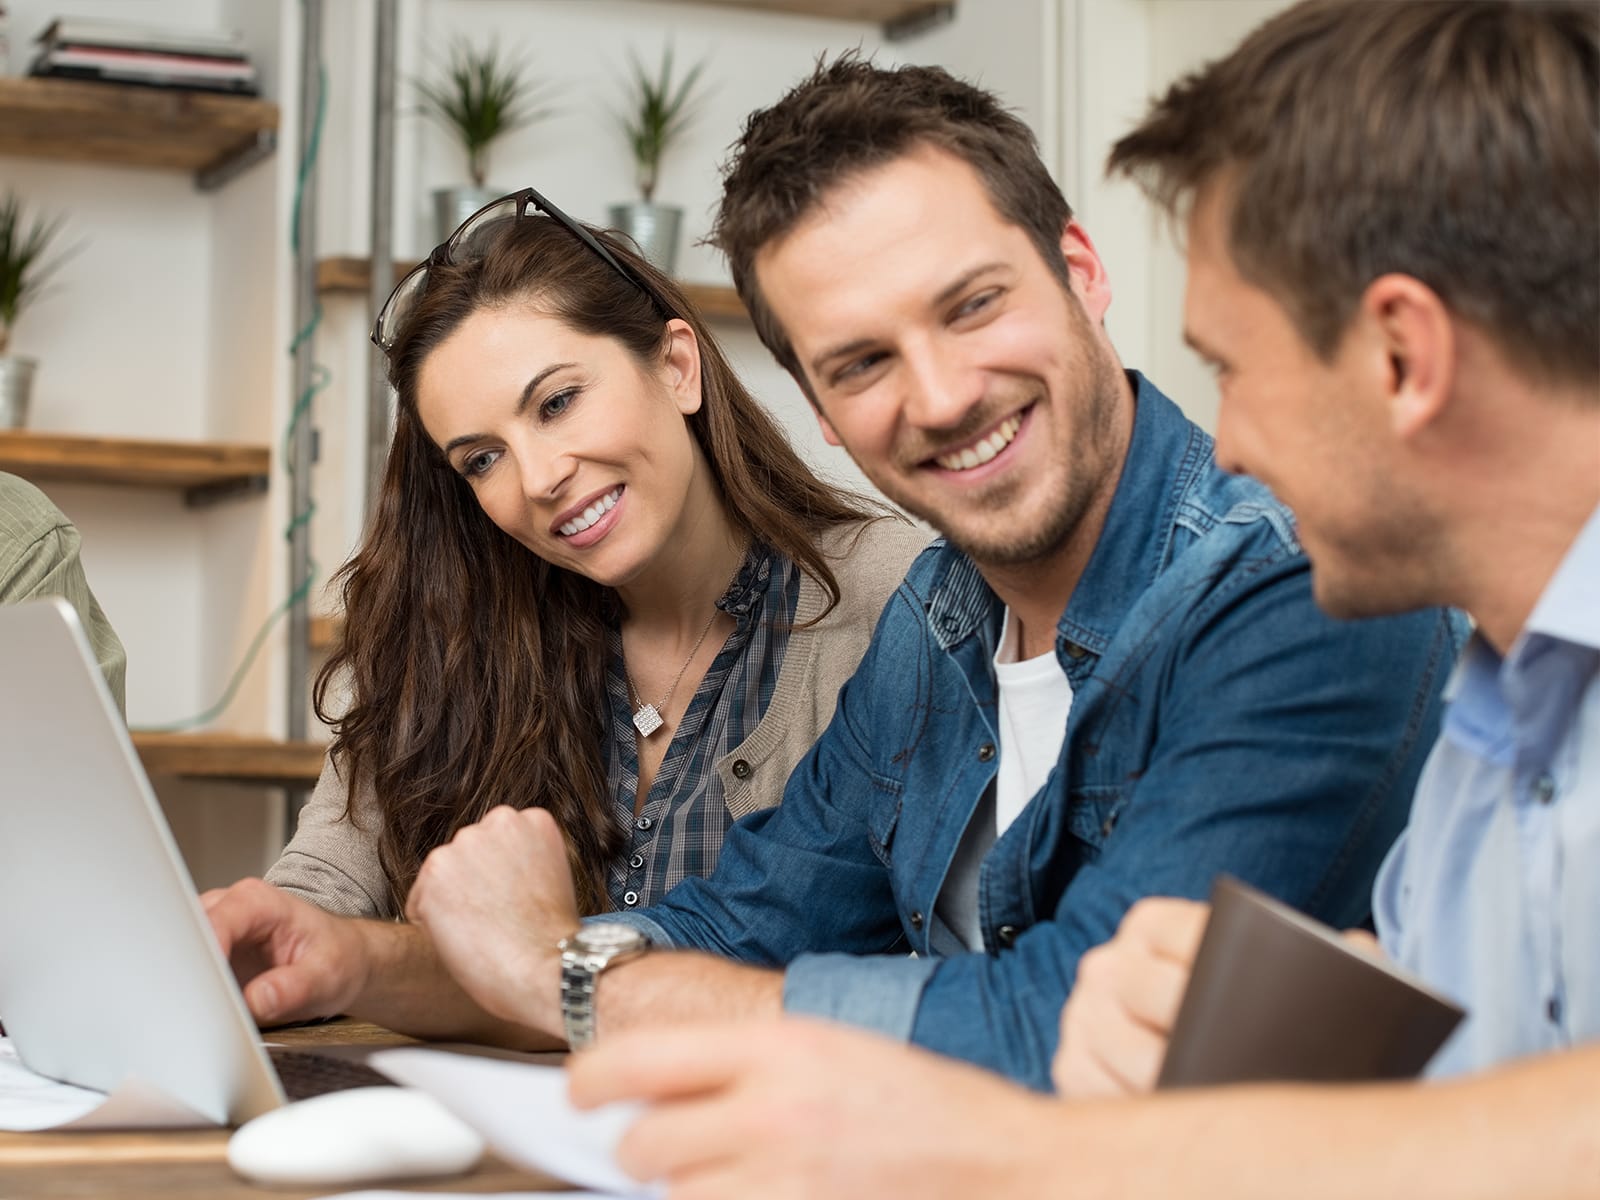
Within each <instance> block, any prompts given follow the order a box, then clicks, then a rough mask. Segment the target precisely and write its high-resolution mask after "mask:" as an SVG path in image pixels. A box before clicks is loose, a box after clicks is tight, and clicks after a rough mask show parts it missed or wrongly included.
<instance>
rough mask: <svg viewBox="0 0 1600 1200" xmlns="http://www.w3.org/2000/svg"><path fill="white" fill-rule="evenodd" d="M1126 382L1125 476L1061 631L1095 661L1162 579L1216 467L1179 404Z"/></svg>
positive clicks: (1133, 376)
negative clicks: (1195, 491)
mask: <svg viewBox="0 0 1600 1200" xmlns="http://www.w3.org/2000/svg"><path fill="white" fill-rule="evenodd" d="M1128 382H1129V383H1131V384H1132V385H1133V388H1134V401H1135V408H1134V413H1133V436H1132V437H1131V438H1129V440H1128V451H1127V456H1126V458H1125V459H1124V460H1123V464H1122V476H1121V478H1120V479H1119V480H1118V481H1117V490H1116V494H1115V495H1113V496H1112V498H1111V507H1110V509H1109V510H1108V511H1107V513H1106V522H1105V525H1104V526H1103V527H1102V528H1101V530H1100V537H1099V539H1098V540H1097V541H1096V543H1095V548H1094V552H1093V553H1092V554H1091V555H1090V556H1089V563H1088V565H1087V566H1086V567H1085V568H1084V571H1083V574H1082V576H1080V577H1079V579H1078V585H1077V587H1075V588H1073V590H1072V599H1071V600H1070V601H1069V603H1068V605H1067V610H1066V612H1065V613H1063V614H1062V617H1061V623H1060V626H1059V631H1060V633H1061V635H1062V636H1063V637H1065V638H1066V639H1067V640H1068V641H1071V642H1075V643H1077V644H1078V645H1080V646H1082V647H1084V648H1085V649H1087V650H1089V651H1091V652H1092V653H1094V654H1097V655H1098V654H1103V653H1105V650H1106V647H1108V646H1109V645H1110V644H1111V639H1112V638H1113V637H1114V636H1115V635H1116V632H1117V629H1118V627H1120V626H1121V624H1122V622H1123V620H1124V619H1125V618H1126V617H1127V615H1128V612H1129V611H1130V610H1131V609H1132V608H1133V606H1134V605H1135V604H1136V603H1137V602H1138V600H1139V597H1141V596H1142V595H1144V593H1145V592H1147V591H1148V590H1149V589H1150V585H1151V584H1152V583H1154V582H1155V580H1156V577H1157V576H1158V575H1160V574H1161V570H1162V568H1163V567H1164V566H1165V564H1166V562H1167V560H1168V558H1169V557H1170V555H1171V551H1172V539H1173V535H1174V533H1175V532H1176V530H1177V524H1178V522H1177V517H1178V510H1179V506H1180V504H1181V503H1182V500H1183V497H1184V496H1185V495H1187V494H1188V492H1189V488H1190V484H1191V483H1192V482H1193V481H1194V478H1195V476H1196V475H1197V474H1199V473H1200V472H1201V471H1203V470H1205V468H1206V466H1207V465H1208V464H1209V463H1210V461H1211V438H1210V437H1208V436H1207V435H1206V434H1205V432H1204V431H1202V430H1201V429H1200V428H1199V426H1197V425H1195V424H1194V423H1193V422H1191V421H1190V420H1189V419H1188V418H1187V417H1185V416H1184V415H1183V413H1182V412H1181V411H1180V410H1179V408H1178V406H1177V405H1176V404H1174V403H1173V402H1172V401H1171V400H1169V399H1167V397H1166V396H1164V395H1162V393H1161V391H1160V390H1159V389H1158V388H1156V386H1155V385H1154V384H1152V383H1151V382H1150V381H1149V380H1148V379H1146V378H1145V377H1144V376H1143V375H1141V374H1140V373H1139V372H1138V371H1129V372H1128Z"/></svg>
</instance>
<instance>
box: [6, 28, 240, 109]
mask: <svg viewBox="0 0 1600 1200" xmlns="http://www.w3.org/2000/svg"><path fill="white" fill-rule="evenodd" d="M28 73H29V74H31V75H42V76H49V77H54V78H57V79H94V80H104V81H107V82H112V83H136V84H143V85H145V86H148V87H160V88H176V89H182V90H184V91H196V92H228V93H232V94H234V95H240V96H255V95H259V94H260V89H259V87H258V86H257V83H256V69H255V67H254V66H253V65H252V64H251V62H250V60H249V59H248V58H247V57H246V56H245V52H244V43H243V41H242V39H241V38H240V37H239V35H238V34H237V33H218V32H212V31H208V30H195V29H175V28H165V27H162V26H158V25H136V24H129V23H126V22H122V21H99V20H93V19H90V18H84V17H63V18H60V19H58V20H55V21H52V22H51V23H50V25H49V26H48V27H47V28H46V29H45V31H44V32H43V33H41V34H40V35H39V37H38V49H37V50H36V52H35V54H34V59H33V64H32V66H31V67H30V68H29V72H28Z"/></svg>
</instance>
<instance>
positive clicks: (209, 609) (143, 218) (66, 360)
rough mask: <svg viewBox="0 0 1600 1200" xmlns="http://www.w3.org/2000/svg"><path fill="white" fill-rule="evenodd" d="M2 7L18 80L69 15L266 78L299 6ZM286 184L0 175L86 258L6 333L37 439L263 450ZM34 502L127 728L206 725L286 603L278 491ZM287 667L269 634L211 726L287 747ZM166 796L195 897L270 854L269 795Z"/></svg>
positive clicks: (208, 791)
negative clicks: (70, 527) (255, 65)
mask: <svg viewBox="0 0 1600 1200" xmlns="http://www.w3.org/2000/svg"><path fill="white" fill-rule="evenodd" d="M7 7H8V11H9V14H10V30H9V32H10V42H11V54H10V65H11V69H12V70H13V71H14V72H18V73H20V72H21V71H23V70H24V69H25V68H26V63H27V60H28V59H29V58H30V57H31V53H32V42H33V40H34V38H35V36H36V35H37V34H38V33H39V32H40V31H42V29H43V28H44V27H45V26H46V25H47V24H48V23H49V21H50V20H52V19H53V18H55V17H56V16H58V15H61V14H62V13H63V11H65V12H69V13H70V14H71V15H74V16H83V17H100V18H108V19H116V20H127V21H148V22H151V23H156V24H163V25H173V26H180V27H193V28H197V29H219V28H236V29H242V30H244V31H245V33H246V37H247V41H248V45H249V47H250V50H251V52H252V56H253V57H254V58H256V59H257V60H258V61H259V62H262V63H264V64H265V65H266V66H267V67H268V74H269V76H271V75H273V74H274V72H275V70H276V63H277V59H278V49H279V47H278V41H279V39H280V36H281V30H280V29H279V22H280V20H283V19H292V16H293V12H294V10H295V9H296V8H297V5H295V4H293V3H284V2H282V0H72V3H71V4H69V5H62V4H61V3H59V0H11V2H10V3H9V4H8V6H7ZM290 112H291V113H292V108H291V110H290ZM289 116H290V114H288V113H286V117H289ZM290 119H292V117H291V118H290ZM288 128H289V129H290V130H291V131H292V124H291V125H289V126H288ZM281 167H282V163H281V162H269V163H263V164H261V165H258V166H255V167H253V168H251V169H250V170H249V171H247V172H246V173H245V174H243V175H242V176H240V177H239V178H237V179H236V180H234V181H233V182H232V183H231V184H229V185H228V187H227V188H226V189H224V190H223V191H220V192H216V193H201V192H199V191H197V190H196V189H195V186H194V183H193V179H192V177H191V176H190V175H189V174H187V173H185V172H181V171H166V170H151V169H141V168H127V167H114V166H106V165H101V164H95V163H53V162H48V161H44V160H29V159H12V158H0V188H10V187H14V188H16V189H17V190H18V192H19V193H20V194H21V195H22V197H23V198H24V201H25V203H26V204H27V205H28V206H29V208H37V209H39V210H48V211H51V212H58V213H61V214H64V215H65V217H66V219H67V222H68V225H67V237H68V238H69V239H70V240H72V241H74V242H80V243H81V249H80V250H79V252H78V253H77V254H76V255H74V256H73V257H72V258H71V260H70V261H69V262H68V263H67V265H66V266H65V267H64V269H63V270H62V271H61V273H60V275H59V276H58V283H57V286H56V289H55V291H54V293H53V294H52V295H50V296H49V297H48V298H47V299H45V300H44V301H43V302H41V303H40V305H39V306H38V308H37V309H36V310H34V311H32V312H30V313H28V314H27V315H26V316H25V317H24V319H23V321H22V322H21V323H20V326H19V328H18V330H17V337H16V340H15V344H14V349H15V350H16V351H17V352H19V353H25V354H28V355H31V356H33V357H37V358H38V359H40V360H41V367H40V371H39V376H38V381H37V387H36V393H35V398H34V410H33V415H32V420H31V422H30V423H31V425H32V426H33V427H34V428H35V429H38V430H41V431H52V432H65V433H78V434H86V435H94V434H105V435H119V436H128V437H143V438H160V439H173V440H198V439H216V440H235V441H249V442H256V443H276V440H277V439H276V433H277V430H278V429H279V428H280V422H281V413H282V412H283V411H285V410H286V400H285V397H284V394H283V390H284V389H283V386H281V385H282V384H283V382H284V380H285V379H286V378H287V375H286V371H287V367H286V364H285V359H284V357H283V347H285V346H286V345H287V340H288V339H287V337H286V336H285V328H286V322H285V320H284V317H283V309H282V305H281V304H280V302H279V301H280V297H282V296H284V295H285V287H284V279H285V276H284V270H285V263H286V259H287V251H286V245H287V230H286V228H285V223H284V221H283V220H282V219H281V216H280V214H281V213H282V212H283V211H284V205H283V202H282V191H283V187H284V184H283V181H282V179H281V178H280V168H281ZM276 460H277V455H276V454H275V455H274V461H275V463H276ZM47 490H48V491H49V493H50V495H51V497H52V499H54V500H55V501H56V503H57V504H58V505H60V506H61V507H62V508H63V509H64V510H65V511H66V512H67V514H68V515H69V516H70V517H72V518H73V520H74V521H76V522H77V524H78V526H79V528H80V530H81V531H82V534H83V540H84V561H85V565H86V568H87V570H88V572H89V576H90V580H91V583H92V585H93V587H94V589H95V591H96V593H97V595H98V596H99V598H100V600H101V603H102V604H103V605H104V607H105V609H106V611H107V613H108V614H109V615H110V617H111V619H112V622H113V623H114V624H115V626H116V628H117V630H118V632H119V634H120V635H121V637H122V639H123V642H124V643H125V644H126V646H127V649H128V660H129V669H128V715H129V719H130V722H131V723H132V724H134V725H159V724H164V723H167V722H171V721H175V720H179V719H182V718H186V717H189V716H191V715H194V714H196V713H198V712H200V711H201V710H202V709H204V708H206V707H207V706H209V705H210V704H211V703H212V702H213V701H214V700H216V699H217V698H218V696H219V695H220V694H221V692H222V690H223V687H224V685H225V684H226V682H227V680H228V678H229V676H230V675H231V674H232V672H233V670H234V668H235V666H236V665H237V664H238V662H239V660H240V658H241V656H242V653H243V651H244V648H245V646H246V644H247V643H248V642H249V640H250V638H251V636H252V635H254V633H255V632H256V630H257V628H258V627H259V625H260V623H261V622H262V620H263V619H264V618H265V617H266V615H267V613H268V611H269V610H270V608H271V607H272V606H273V604H275V603H276V601H277V600H278V599H279V598H281V596H282V594H283V591H284V584H283V579H284V566H283V564H284V559H285V556H284V552H283V550H282V548H281V547H282V541H281V539H280V538H279V536H278V532H279V531H280V530H281V529H282V528H283V524H284V517H283V516H282V515H281V510H282V508H283V506H284V500H283V485H282V482H281V476H280V475H275V476H274V490H273V492H272V494H270V495H269V496H267V497H265V498H251V499H244V500H236V501H230V502H227V503H224V504H222V505H219V506H217V507H215V508H211V509H204V510H197V509H189V508H185V507H184V505H183V503H182V500H181V498H180V497H179V496H178V495H177V494H176V493H175V492H162V491H146V490H141V489H127V488H117V487H99V486H85V485H51V486H49V487H48V489H47ZM283 659H284V654H283V651H282V639H281V634H280V635H279V637H278V638H277V639H275V640H274V642H273V643H269V645H268V647H267V650H266V652H265V653H264V655H263V657H262V660H261V661H260V662H259V663H258V664H257V666H256V668H255V669H254V670H253V671H252V672H251V673H250V675H249V677H248V678H247V680H246V682H245V685H244V687H243V688H242V689H241V693H240V698H239V700H238V701H237V702H236V703H235V705H234V706H233V707H232V708H230V710H229V711H228V712H227V713H226V714H225V715H224V717H223V718H222V720H221V721H220V722H219V726H220V727H222V728H229V729H235V730H239V731H245V732H276V731H281V729H282V725H283V718H282V710H283V702H282V699H281V695H282V685H283ZM160 786H161V792H162V800H163V804H164V805H165V806H166V807H167V809H168V814H169V817H170V818H171V820H172V823H173V826H174V831H175V833H176V834H177V836H178V839H179V843H180V845H181V846H183V848H184V850H185V853H186V854H187V855H188V857H189V859H190V862H191V865H194V866H196V867H197V870H196V874H197V875H198V876H199V877H200V879H201V881H202V884H205V883H212V882H219V881H220V880H222V879H223V878H227V877H230V876H232V875H234V874H237V873H238V872H239V871H240V870H256V871H258V870H260V869H261V866H262V864H263V862H264V861H265V859H264V857H263V845H264V838H265V836H266V835H267V832H268V831H270V830H274V829H276V828H277V827H279V826H280V825H281V817H280V816H278V815H277V814H278V812H279V810H280V803H279V800H278V797H277V796H276V794H274V793H271V792H268V791H266V790H264V789H248V788H232V787H199V786H193V785H189V786H183V785H177V784H170V785H169V784H166V783H162V784H161V785H160ZM212 865H214V866H215V867H216V870H215V871H208V870H207V867H208V866H212Z"/></svg>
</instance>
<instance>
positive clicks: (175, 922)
mask: <svg viewBox="0 0 1600 1200" xmlns="http://www.w3.org/2000/svg"><path fill="white" fill-rule="evenodd" d="M0 1020H3V1021H4V1022H5V1031H6V1034H7V1035H8V1036H9V1038H10V1039H11V1043H12V1045H13V1047H14V1048H15V1049H16V1051H17V1054H18V1056H19V1057H20V1058H21V1059H22V1061H23V1062H24V1063H25V1064H26V1065H27V1066H28V1067H29V1069H31V1070H33V1071H36V1072H38V1073H39V1074H41V1075H46V1076H49V1077H51V1078H53V1079H58V1080H62V1081H64V1082H67V1083H74V1084H78V1085H79V1086H82V1087H88V1088H94V1089H97V1090H99V1091H105V1092H109V1091H112V1090H114V1089H115V1088H116V1087H117V1086H118V1085H119V1084H121V1083H123V1082H124V1081H126V1080H132V1079H137V1080H139V1081H141V1082H143V1083H145V1084H147V1085H149V1086H151V1087H155V1088H158V1089H160V1090H161V1091H162V1092H164V1093H166V1094H167V1095H168V1096H170V1097H172V1098H173V1099H175V1100H178V1101H181V1102H182V1103H183V1104H185V1105H187V1106H188V1107H189V1108H191V1109H193V1110H194V1111H195V1112H196V1113H198V1114H200V1115H201V1116H203V1117H205V1118H207V1119H208V1120H210V1121H214V1122H215V1123H217V1124H219V1125H237V1124H242V1123H243V1122H245V1121H247V1120H249V1119H250V1118H252V1117H254V1116H257V1115H258V1114H260V1113H263V1112H266V1111H268V1110H270V1109H274V1108H277V1107H278V1106H279V1105H281V1104H283V1103H284V1102H285V1093H284V1088H283V1086H282V1084H281V1083H280V1080H279V1078H278V1076H277V1074H276V1072H275V1071H274V1069H273V1067H272V1065H271V1062H270V1060H269V1058H268V1055H267V1052H266V1050H265V1049H264V1048H263V1047H262V1045H261V1044H260V1039H259V1035H258V1033H257V1031H256V1026H255V1022H254V1020H253V1019H252V1018H251V1016H250V1014H249V1011H248V1010H247V1009H246V1007H245V1003H244V997H243V996H241V995H240V993H239V988H238V986H237V984H236V983H235V981H234V977H233V972H232V970H231V969H230V968H229V966H228V963H227V962H226V960H225V959H224V958H223V956H222V952H221V950H220V948H219V947H218V946H217V943H216V941H215V939H214V938H213V936H212V933H211V926H210V924H209V922H208V921H207V920H206V917H205V914H204V912H203V911H202V909H201V907H200V901H199V898H198V897H197V896H196V894H195V888H194V883H193V881H192V880H191V879H190V876H189V872H188V870H187V868H186V867H185V866H184V863H183V859H182V857H181V856H180V855H179V853H178V847H177V844H176V843H175V842H174V841H173V838H172V833H171V830H170V829H168V827H167V823H166V820H165V818H164V817H163V816H162V813H161V808H160V805H159V804H158V803H157V801H156V797H155V793H154V791H153V790H152V789H151V787H150V781H149V779H148V778H147V777H146V776H145V773H144V769H143V767H142V766H141V764H140V762H139V758H138V755H137V753H136V752H135V751H134V748H133V743H132V741H131V740H130V739H129V737H128V731H127V728H126V726H125V725H124V724H123V720H122V717H121V714H120V713H119V712H118V710H117V707H116V703H115V701H114V700H113V699H112V697H111V693H110V691H109V689H108V688H107V687H106V684H105V680H104V679H103V678H102V677H101V675H100V671H99V668H98V667H97V666H96V665H95V660H94V654H93V652H92V651H91V650H90V648H89V642H88V639H87V638H86V637H85V636H84V632H83V627H82V625H81V624H80V623H79V621H78V616H77V613H76V612H75V611H74V610H73V609H72V607H71V606H70V605H68V604H67V603H66V602H65V601H63V600H61V599H59V598H55V597H51V598H48V599H43V600H35V601H30V602H29V603H26V604H20V605H15V606H9V607H0ZM310 1057H311V1058H312V1059H316V1058H318V1057H319V1056H316V1055H313V1056H310ZM324 1061H325V1059H324ZM352 1065H355V1064H352ZM363 1069H364V1068H363ZM373 1080H374V1081H381V1080H379V1079H378V1077H377V1076H375V1075H374V1076H373ZM344 1086H350V1083H348V1082H347V1083H345V1084H344ZM294 1090H295V1091H297V1092H298V1091H300V1090H301V1089H299V1088H295V1089H294Z"/></svg>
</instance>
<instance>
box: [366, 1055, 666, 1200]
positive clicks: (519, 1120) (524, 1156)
mask: <svg viewBox="0 0 1600 1200" xmlns="http://www.w3.org/2000/svg"><path fill="white" fill-rule="evenodd" d="M368 1061H369V1062H370V1063H371V1064H372V1066H374V1067H376V1068H377V1069H378V1070H380V1071H382V1072H383V1073H384V1074H385V1075H388V1076H390V1077H391V1078H393V1079H395V1080H397V1081H399V1082H400V1083H403V1084H406V1085H408V1086H410V1087H415V1088H421V1089H422V1090H423V1091H425V1092H428V1093H430V1094H431V1095H432V1096H433V1097H434V1099H436V1100H438V1101H439V1103H441V1104H443V1105H444V1106H445V1107H446V1108H448V1109H449V1110H450V1111H451V1112H453V1113H455V1115H456V1116H458V1117H460V1118H461V1119H462V1120H463V1121H465V1122H466V1123H467V1124H468V1125H470V1126H472V1127H473V1128H474V1129H476V1130H477V1131H478V1132H479V1133H481V1134H482V1135H483V1137H484V1140H485V1141H487V1142H488V1143H489V1145H491V1146H493V1147H494V1150H495V1153H497V1154H499V1155H500V1157H501V1158H503V1159H505V1160H506V1161H507V1162H512V1163H515V1164H517V1165H518V1166H520V1167H527V1168H530V1169H532V1170H536V1171H543V1172H544V1173H545V1174H547V1175H554V1176H555V1177H556V1178H557V1179H563V1180H566V1181H567V1182H568V1183H573V1184H577V1185H578V1186H579V1187H585V1188H592V1189H594V1190H595V1191H596V1192H601V1193H606V1194H608V1195H610V1196H626V1197H632V1198H635V1200H649V1198H652V1197H657V1196H660V1195H662V1194H663V1189H659V1188H651V1187H647V1186H645V1185H643V1184H640V1183H639V1182H638V1181H636V1180H634V1179H633V1178H632V1177H631V1176H629V1175H628V1174H627V1173H626V1172H624V1171H623V1170H622V1168H621V1167H619V1166H618V1165H617V1160H616V1147H617V1142H618V1141H619V1140H621V1138H622V1135H623V1133H624V1132H625V1131H626V1130H627V1128H628V1126H629V1125H631V1124H633V1122H634V1119H635V1118H636V1117H637V1116H638V1115H639V1112H640V1106H639V1105H636V1104H612V1105H608V1106H606V1107H605V1108H599V1109H595V1110H593V1111H592V1112H579V1111H578V1110H577V1109H575V1108H573V1107H572V1105H571V1104H569V1103H568V1102H567V1073H566V1072H565V1071H564V1070H562V1069H561V1068H560V1067H543V1066H534V1065H532V1064H529V1063H519V1062H507V1061H504V1060H501V1059H494V1058H481V1057H478V1056H476V1055H465V1054H451V1053H449V1052H448V1051H444V1050H419V1049H411V1048H406V1049H400V1050H380V1051H379V1052H377V1053H376V1054H374V1055H372V1057H371V1058H370V1059H368ZM580 1194H582V1193H580Z"/></svg>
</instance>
